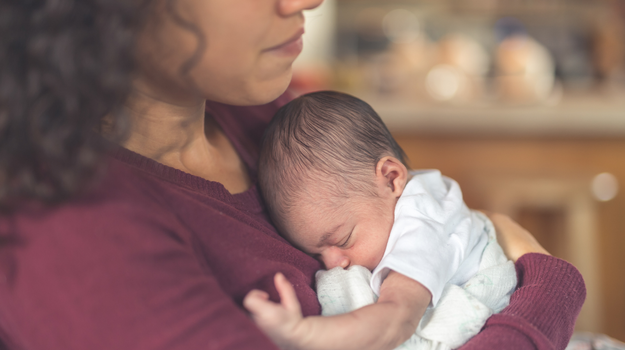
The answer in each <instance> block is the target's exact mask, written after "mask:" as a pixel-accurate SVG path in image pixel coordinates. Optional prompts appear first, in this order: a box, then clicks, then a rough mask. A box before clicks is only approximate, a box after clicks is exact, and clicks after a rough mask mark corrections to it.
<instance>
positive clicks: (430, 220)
mask: <svg viewBox="0 0 625 350" xmlns="http://www.w3.org/2000/svg"><path fill="white" fill-rule="evenodd" d="M483 231H484V222H483V221H482V219H481V218H480V217H478V216H477V215H476V214H474V213H472V212H471V211H470V210H469V208H468V207H467V206H466V205H465V204H464V202H463V200H462V193H461V191H460V187H459V186H458V184H457V183H456V182H455V181H454V180H452V179H449V178H447V177H443V176H442V175H441V173H440V172H439V171H438V170H428V171H421V172H415V173H413V177H412V179H411V180H410V181H409V182H408V184H407V185H406V187H405V189H404V192H403V194H402V196H401V197H400V199H399V200H398V202H397V205H396V207H395V222H394V224H393V228H392V230H391V234H390V237H389V240H388V243H387V247H386V251H385V253H384V257H383V258H382V260H381V262H380V264H379V265H378V266H377V267H376V269H375V270H374V271H373V276H372V278H371V288H372V289H373V290H374V292H375V293H376V294H378V295H379V292H380V286H381V284H382V281H383V280H384V278H385V277H386V276H387V275H388V273H389V272H390V271H391V270H393V271H395V272H398V273H401V274H403V275H405V276H407V277H410V278H412V279H414V280H416V281H418V282H419V283H421V284H423V285H424V286H425V287H426V288H427V289H428V290H429V291H430V293H432V305H433V306H436V304H437V303H438V300H439V299H440V296H441V293H442V291H443V288H444V286H445V284H446V283H448V282H450V280H452V278H453V279H454V280H455V282H462V281H463V280H464V281H466V280H468V278H470V276H472V275H473V274H475V273H476V272H477V268H478V267H479V261H480V258H481V253H482V251H483V248H484V247H485V245H486V243H487V235H486V234H483ZM458 274H460V275H463V276H458Z"/></svg>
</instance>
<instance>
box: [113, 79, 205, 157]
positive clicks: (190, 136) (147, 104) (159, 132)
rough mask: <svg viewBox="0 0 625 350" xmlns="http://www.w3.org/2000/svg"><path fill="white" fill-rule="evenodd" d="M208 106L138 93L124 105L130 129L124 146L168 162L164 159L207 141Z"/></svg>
mask: <svg viewBox="0 0 625 350" xmlns="http://www.w3.org/2000/svg"><path fill="white" fill-rule="evenodd" d="M205 103H206V101H205V100H198V101H196V102H191V103H188V104H184V105H183V104H174V103H169V102H165V101H162V100H160V99H157V98H155V97H152V96H150V95H149V94H146V93H144V92H142V91H139V90H135V91H134V92H133V94H132V95H131V96H130V98H129V99H128V101H127V102H126V105H125V110H126V112H127V115H128V119H129V123H130V125H129V127H130V130H129V134H128V137H127V139H126V140H125V141H124V142H123V144H122V146H124V147H126V148H128V149H130V150H131V151H134V152H136V153H139V154H141V155H144V156H146V157H149V158H152V159H154V160H156V161H159V162H161V163H166V162H163V161H162V160H163V159H167V158H170V157H171V156H172V155H174V154H180V153H184V152H185V151H186V150H188V149H189V148H190V147H193V146H194V145H197V144H198V143H203V142H206V136H205V133H204V132H205V128H204V125H205V120H204V119H205V118H204V108H205V107H204V106H205Z"/></svg>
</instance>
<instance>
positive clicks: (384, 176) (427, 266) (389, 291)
mask: <svg viewBox="0 0 625 350" xmlns="http://www.w3.org/2000/svg"><path fill="white" fill-rule="evenodd" d="M259 181H260V186H261V189H262V193H263V196H264V198H265V201H266V202H267V205H268V207H269V209H270V213H271V216H272V219H273V221H274V223H275V225H276V227H277V228H278V230H279V231H280V232H281V234H282V235H283V236H284V237H285V238H286V239H288V240H289V241H290V242H291V243H292V244H293V245H295V246H296V247H298V248H299V249H301V250H303V251H304V252H306V253H308V254H310V255H312V256H313V257H315V258H318V259H319V260H321V261H322V262H323V264H324V265H325V267H326V268H327V269H328V270H329V271H328V272H324V273H326V274H329V276H330V277H332V276H341V277H338V278H335V279H334V281H336V282H337V283H338V284H339V288H338V289H341V285H342V279H344V278H347V279H350V278H352V279H353V278H354V277H353V276H351V277H349V276H347V277H342V276H345V275H343V273H349V272H344V271H356V270H353V269H357V268H358V266H363V267H365V268H366V269H367V270H368V271H372V274H371V277H370V279H369V275H366V274H368V273H369V272H368V271H367V270H365V271H366V273H365V275H364V276H365V277H363V278H364V279H366V281H367V283H369V284H370V289H369V288H368V287H366V289H368V290H369V291H373V293H375V295H374V297H373V298H372V299H371V300H370V301H368V302H367V303H373V302H375V301H376V300H375V297H377V296H379V297H378V298H377V302H375V303H373V304H370V305H367V306H365V307H362V308H358V309H357V310H354V311H351V310H352V309H355V308H356V307H348V308H347V309H344V310H341V311H340V312H347V311H351V312H349V313H344V314H341V315H335V316H332V317H321V316H316V317H306V318H303V317H302V315H301V312H300V310H299V303H298V301H297V297H296V296H295V294H294V292H293V289H292V287H291V285H290V284H289V283H288V281H286V279H285V278H284V276H282V275H280V274H278V275H276V278H275V284H276V288H277V290H278V292H279V294H280V297H281V303H280V304H276V303H273V302H271V301H269V300H268V296H267V294H266V293H264V292H261V291H252V292H250V293H249V294H248V295H247V296H246V298H245V300H244V305H245V307H246V308H247V309H248V310H249V311H250V312H251V314H252V317H253V318H254V320H255V321H256V323H257V324H258V326H259V327H260V328H261V329H263V330H264V331H265V332H266V333H267V334H268V336H269V337H270V338H272V339H273V340H274V341H275V342H276V343H277V344H278V345H279V346H281V347H282V348H294V349H376V350H377V349H392V348H394V347H396V346H398V345H400V344H401V343H403V342H404V341H406V340H407V339H409V338H410V337H411V336H412V335H413V334H414V333H415V330H417V328H418V327H419V329H420V330H421V331H422V333H419V332H417V334H420V335H421V336H423V334H427V332H426V331H423V330H424V327H425V326H427V325H424V322H421V325H419V323H420V321H421V319H422V317H423V316H424V314H425V315H426V318H427V319H428V322H430V323H432V322H433V323H432V324H435V323H436V322H437V321H436V320H437V318H436V317H435V316H436V315H437V314H436V310H437V309H438V308H439V307H437V305H438V304H439V303H441V304H446V306H443V305H441V306H440V308H441V310H443V311H441V312H442V313H444V312H447V311H449V312H451V313H454V312H456V313H457V312H459V311H458V310H459V308H458V306H457V304H458V303H457V300H456V299H458V295H461V294H458V293H465V294H466V295H465V294H462V296H461V297H460V298H461V299H462V298H467V299H471V300H472V299H476V298H477V299H480V298H481V296H483V298H482V299H488V300H486V301H484V304H485V305H486V306H484V307H483V309H485V310H488V311H487V312H486V313H484V314H483V315H486V316H485V317H486V318H487V317H488V316H489V315H490V314H492V313H493V312H498V311H500V310H501V309H502V308H503V307H504V306H505V305H506V304H507V302H508V300H509V299H508V298H509V295H510V294H511V292H512V290H513V289H514V286H515V285H516V280H515V279H514V267H513V266H512V265H511V263H509V264H508V265H506V264H505V263H506V259H505V258H504V257H503V253H501V251H500V249H499V247H498V246H497V244H496V242H495V241H494V231H493V229H492V225H491V224H490V222H489V221H488V219H486V217H485V216H484V215H482V214H481V213H478V212H474V211H471V210H469V209H468V208H467V206H466V205H465V204H464V202H463V201H462V193H461V192H460V188H459V186H458V184H457V183H456V182H455V181H453V180H451V179H449V178H446V177H443V176H442V175H441V174H440V172H438V171H435V170H430V171H417V172H409V171H408V169H407V167H406V165H405V161H404V152H403V151H402V149H401V148H400V147H399V145H398V144H397V143H396V142H395V140H394V139H393V137H392V136H391V134H390V133H389V131H388V130H387V128H386V126H385V125H384V123H383V122H382V120H381V119H380V117H379V116H378V115H377V114H376V112H375V111H374V110H373V109H372V108H371V107H370V106H369V105H368V104H367V103H365V102H364V101H361V100H359V99H357V98H355V97H352V96H349V95H347V94H342V93H338V92H317V93H312V94H308V95H304V96H301V97H299V98H297V99H295V100H293V101H291V102H290V103H289V104H287V105H285V106H284V107H282V108H281V109H280V110H279V111H278V113H277V114H276V116H275V117H274V119H273V120H272V122H271V124H270V125H269V127H268V128H267V131H266V133H265V137H264V140H263V148H262V151H261V157H260V163H259ZM487 246H488V247H489V248H488V249H487ZM486 251H488V252H491V251H493V252H494V253H493V254H494V255H492V254H490V253H489V258H488V259H485V258H484V256H485V254H486V253H485V252H486ZM502 259H503V260H502ZM486 260H487V261H486ZM502 263H503V264H504V265H506V268H505V269H504V270H505V273H504V275H506V276H507V277H508V278H507V279H506V281H507V282H506V283H503V284H504V286H503V287H502V288H503V289H502V288H498V290H497V292H496V293H493V292H492V290H488V289H486V290H485V289H483V288H481V289H480V288H476V286H477V285H484V283H483V280H484V278H486V279H488V280H489V281H490V282H492V281H493V278H491V277H492V276H491V277H488V276H487V277H484V276H486V275H483V274H482V275H480V274H479V273H478V272H479V271H487V270H488V269H489V268H491V270H492V266H494V265H498V264H499V265H501V264H502ZM333 268H337V269H333ZM343 269H348V270H343ZM497 271H498V272H497V273H498V274H500V272H501V271H500V270H497ZM356 275H358V276H361V275H362V274H360V275H359V274H358V273H356ZM510 275H511V276H512V280H514V281H513V282H512V281H511V279H510V278H509V277H510ZM319 276H320V275H319V274H318V285H317V288H318V292H319V296H320V301H321V304H322V307H323V309H324V312H323V313H324V315H328V314H336V313H338V312H334V311H327V309H328V308H330V307H332V305H331V304H333V303H336V301H337V299H341V295H343V294H345V293H343V294H341V293H340V292H339V293H338V294H336V295H334V296H332V295H330V296H329V295H328V294H327V293H326V294H324V296H325V297H326V299H327V298H328V297H330V299H332V300H330V301H329V302H327V301H328V300H325V301H326V303H325V305H324V300H323V299H321V297H322V294H321V292H320V291H319V290H320V288H322V287H324V286H323V285H322V283H326V282H323V281H332V280H333V279H332V278H322V279H319ZM476 276H481V277H480V278H481V279H480V278H478V277H476ZM322 277H324V275H322ZM325 277H328V275H325ZM495 277H496V276H495ZM356 278H359V277H356ZM494 279H495V280H497V281H499V280H500V279H497V278H494ZM502 281H503V280H502ZM450 286H453V287H455V288H457V289H458V290H461V292H458V291H457V290H455V289H453V288H451V287H450ZM458 286H462V287H463V288H464V290H463V289H462V288H460V287H458ZM346 288H349V286H348V285H346ZM336 289H337V288H336V287H335V288H334V289H332V288H330V290H336ZM324 290H326V291H327V290H328V289H327V288H325V289H324ZM346 293H347V294H348V297H347V298H349V294H350V293H354V291H347V292H346ZM373 293H371V294H372V295H373ZM454 298H455V299H454ZM477 299H476V300H477ZM491 299H492V300H491ZM494 299H496V300H494ZM447 300H452V302H447ZM480 300H481V299H480ZM470 302H472V301H469V303H470ZM480 305H483V304H480ZM358 306H362V305H358ZM428 307H430V308H429V309H428ZM476 308H477V309H479V307H473V306H472V307H471V308H470V309H471V311H470V312H471V313H475V312H474V311H475V309H476ZM460 309H461V308H460ZM444 310H447V311H444ZM426 311H427V312H428V313H427V314H426ZM439 314H440V313H439ZM448 316H449V315H448ZM471 317H472V318H473V319H475V315H473V314H472V316H471ZM439 318H440V317H439ZM445 318H446V317H442V318H441V319H442V320H444V319H445ZM452 318H458V319H462V317H461V316H458V315H454V316H453V317H452ZM484 321H485V318H484V317H483V319H482V320H481V321H480V322H479V323H480V324H478V325H475V326H473V327H471V329H472V332H473V333H472V334H474V333H477V331H479V329H480V328H481V326H482V325H483V322H484ZM465 323H466V322H464V321H462V327H464V328H466V324H465ZM441 325H443V327H444V325H445V322H444V321H443V322H442V323H441ZM439 326H440V325H439ZM430 328H432V325H430ZM430 333H431V332H430ZM434 338H436V337H434ZM434 340H436V341H438V340H437V339H434ZM442 341H445V339H442ZM463 341H466V339H464V340H463ZM456 345H459V344H451V345H450V346H456Z"/></svg>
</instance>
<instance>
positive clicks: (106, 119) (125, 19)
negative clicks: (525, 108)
mask: <svg viewBox="0 0 625 350" xmlns="http://www.w3.org/2000/svg"><path fill="white" fill-rule="evenodd" d="M320 2H321V0H236V1H234V0H153V1H139V0H135V1H130V0H108V1H101V0H80V1H75V0H28V1H25V0H11V1H9V0H5V1H3V2H2V3H0V71H1V72H2V73H1V74H0V121H1V123H0V130H1V136H0V138H1V142H2V146H1V147H0V174H1V175H0V182H1V186H2V187H1V188H2V191H0V196H1V197H0V203H1V204H2V208H3V211H4V214H3V216H2V220H1V221H0V227H1V228H2V231H0V232H1V235H2V236H1V237H2V247H1V248H0V257H1V259H0V267H1V269H0V339H2V340H3V342H4V343H5V346H6V347H7V348H9V349H63V350H71V349H91V350H95V349H119V350H123V349H187V350H193V349H248V348H249V349H252V348H253V349H275V345H273V344H272V343H271V342H270V341H269V340H268V339H267V338H266V337H265V336H264V335H263V334H262V333H261V332H260V331H259V330H258V329H257V328H256V327H255V326H254V324H253V323H252V322H251V320H250V319H249V318H248V317H247V316H246V314H245V313H244V312H243V311H242V309H241V301H242V299H243V297H244V296H245V294H246V293H247V292H248V291H250V290H251V289H254V288H255V289H261V290H265V291H267V292H268V293H269V294H270V295H271V298H272V299H273V300H277V294H276V292H275V289H274V287H273V276H274V275H275V273H276V272H278V271H280V272H283V273H284V274H285V275H286V277H287V278H288V279H289V280H290V281H291V282H292V283H293V284H294V287H295V289H296V292H297V294H298V297H299V299H300V301H301V304H302V309H303V312H304V314H305V315H311V314H318V313H319V311H320V310H319V305H318V303H317V299H316V295H315V293H314V290H313V275H314V272H315V271H316V270H317V269H319V268H320V265H319V263H318V262H317V261H315V260H314V259H312V258H310V257H309V256H307V255H305V254H303V253H302V252H300V251H298V250H296V249H295V248H293V247H291V246H290V245H288V243H287V242H286V241H285V240H283V239H282V238H281V237H280V236H279V235H278V234H277V233H276V231H275V229H274V228H273V226H272V225H271V223H270V222H269V220H268V218H267V215H266V213H265V210H264V206H263V204H262V201H261V200H260V197H259V195H258V191H257V189H256V187H255V178H256V176H255V162H256V159H257V155H258V143H259V139H260V135H261V134H262V132H263V128H264V126H265V125H266V123H267V122H268V120H269V119H270V118H271V116H272V115H273V113H274V112H275V111H276V109H277V108H278V107H279V106H281V105H282V104H284V103H285V102H286V101H288V99H289V96H288V95H284V94H283V92H284V90H285V89H286V87H287V85H288V83H289V80H290V76H291V64H292V62H293V60H294V59H295V57H296V56H297V55H298V54H299V52H300V51H301V35H302V33H303V16H302V11H303V10H305V9H310V8H314V7H316V6H318V5H319V3H320ZM281 94H282V95H281ZM207 100H209V101H210V102H206V101H207ZM263 104H264V105H263ZM254 105H261V106H255V107H246V106H254ZM235 106H238V107H235ZM94 130H98V132H99V134H96V133H94V132H93V131H94ZM100 135H102V136H104V138H102V137H101V136H100ZM104 139H108V140H109V141H107V142H105V141H103V140H104ZM115 143H118V144H119V145H118V146H112V145H114V144H115ZM105 148H106V149H107V150H108V151H107V153H106V154H105V155H103V154H104V153H103V152H104V149H105ZM493 221H494V222H495V224H496V225H498V228H499V230H500V231H501V232H502V237H501V240H502V245H503V246H504V247H505V248H506V253H507V254H508V255H509V256H510V257H511V258H512V259H513V260H515V261H517V259H518V261H517V270H518V272H519V281H520V284H519V290H518V291H517V292H516V293H515V294H514V295H513V298H512V301H511V304H510V306H509V307H508V308H507V309H506V310H505V311H504V312H502V313H501V314H500V315H497V316H494V317H492V318H491V320H489V322H488V323H487V325H486V326H485V328H484V329H483V331H482V333H480V334H479V335H478V336H477V337H475V338H474V339H472V340H471V341H470V342H469V343H467V344H466V345H465V346H464V348H465V349H490V348H506V349H515V348H518V349H533V348H540V349H552V348H563V347H564V346H565V344H566V342H567V341H568V338H569V337H570V334H571V332H572V325H573V323H574V321H575V318H576V316H577V313H578V312H579V308H580V307H581V303H582V302H583V299H584V295H585V290H584V287H583V281H582V280H581V277H580V275H579V273H578V272H577V271H576V270H575V269H574V268H573V267H572V266H571V265H569V264H567V263H566V262H563V261H561V260H558V259H555V258H551V257H549V256H547V255H544V254H545V253H546V252H545V251H544V250H543V249H542V248H541V247H540V246H539V245H538V244H537V243H536V242H535V241H534V240H533V239H532V238H531V236H530V235H529V234H527V233H526V232H525V231H523V229H521V228H520V227H518V226H517V225H516V224H515V223H513V222H511V221H510V220H509V219H507V218H505V217H501V216H497V215H495V216H493ZM526 253H544V254H526ZM521 256H522V257H521ZM554 293H555V294H554ZM555 296H557V298H556V297H555Z"/></svg>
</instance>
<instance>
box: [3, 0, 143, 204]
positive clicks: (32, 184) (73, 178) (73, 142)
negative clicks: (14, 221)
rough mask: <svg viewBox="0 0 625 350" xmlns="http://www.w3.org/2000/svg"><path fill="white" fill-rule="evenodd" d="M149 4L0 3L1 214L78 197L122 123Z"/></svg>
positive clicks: (93, 0) (95, 0)
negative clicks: (108, 122) (106, 130)
mask: <svg viewBox="0 0 625 350" xmlns="http://www.w3.org/2000/svg"><path fill="white" fill-rule="evenodd" d="M147 4H148V1H137V0H134V1H133V0H0V209H1V210H3V211H7V210H10V209H11V208H12V207H14V206H15V204H16V202H17V201H21V200H24V199H26V200H36V201H39V202H43V203H47V204H54V203H59V202H62V201H64V200H66V199H68V198H70V197H72V196H74V195H76V194H77V193H79V192H80V191H81V190H82V189H84V188H85V186H87V185H88V183H89V181H90V180H91V179H92V178H93V175H94V174H95V173H96V172H97V171H98V169H99V167H100V164H101V161H100V159H101V154H102V151H103V147H104V146H103V142H101V141H99V140H100V138H99V137H94V136H95V134H94V131H96V130H97V129H98V128H99V127H100V126H101V123H102V120H103V118H104V117H105V116H114V118H118V116H119V115H120V113H119V112H120V109H121V106H122V104H123V102H124V101H125V99H126V96H127V95H128V93H129V91H130V81H131V77H132V73H133V71H134V69H135V60H134V56H133V55H134V46H135V41H136V34H137V32H138V30H139V29H140V26H141V25H142V23H143V21H144V17H145V13H146V12H147Z"/></svg>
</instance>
